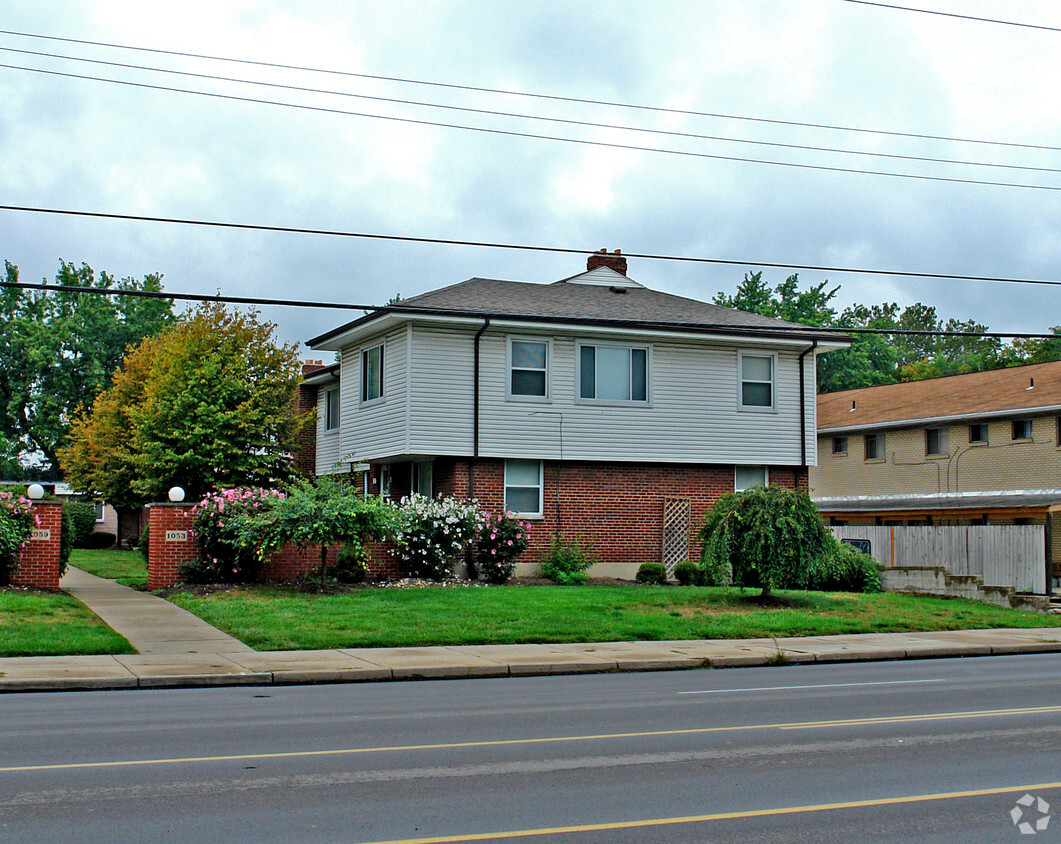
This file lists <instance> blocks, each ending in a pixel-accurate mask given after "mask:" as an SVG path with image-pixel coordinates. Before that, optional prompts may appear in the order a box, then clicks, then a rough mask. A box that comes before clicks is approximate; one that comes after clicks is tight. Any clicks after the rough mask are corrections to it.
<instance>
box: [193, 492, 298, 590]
mask: <svg viewBox="0 0 1061 844" xmlns="http://www.w3.org/2000/svg"><path fill="white" fill-rule="evenodd" d="M283 498H284V493H282V492H277V491H276V490H271V489H261V488H259V487H245V488H242V489H223V490H220V491H219V492H212V493H210V494H209V495H207V496H206V497H205V498H203V500H202V501H200V502H199V503H198V504H196V505H195V507H194V508H193V509H192V530H193V532H194V534H195V541H196V544H197V545H198V546H199V556H198V558H197V559H196V560H195V562H194V563H191V564H189V565H185V566H182V568H181V576H182V578H183V579H185V580H188V581H192V582H198V583H243V582H246V581H252V580H257V579H258V577H259V575H260V574H261V570H262V560H261V555H260V554H259V548H260V546H261V544H262V539H263V536H264V532H265V529H266V526H267V514H268V512H269V510H270V509H271V508H272V507H273V505H274V504H275V503H276V502H277V501H280V500H282V499H283Z"/></svg>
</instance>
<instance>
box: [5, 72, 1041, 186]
mask: <svg viewBox="0 0 1061 844" xmlns="http://www.w3.org/2000/svg"><path fill="white" fill-rule="evenodd" d="M0 68H7V69H9V70H25V71H29V72H30V73H40V74H45V75H47V76H61V77H64V78H67V79H84V80H89V81H93V82H108V83H110V84H113V85H125V86H128V87H132V88H144V89H148V90H152V91H166V92H169V93H178V94H192V95H194V96H199V97H210V98H212V99H220V100H230V101H235V102H243V103H256V104H259V105H273V106H280V107H283V108H293V109H300V110H303V111H315V112H321V113H325V114H340V115H346V116H351V117H366V118H371V119H373V120H389V121H391V122H395V123H406V124H413V125H417V126H433V127H435V128H442V129H460V130H463V131H470V132H480V133H483V134H487V135H501V136H504V137H510V138H532V139H535V140H544V141H557V142H559V143H566V144H578V145H582V146H594V147H605V148H607V149H622V150H632V151H635V152H654V153H661V154H663V155H677V156H682V157H686V158H701V159H711V160H715V161H736V162H741V163H744V164H768V165H771V166H774V167H794V168H797V169H800V170H818V171H824V172H829V173H849V174H857V175H862V176H888V177H891V178H897V179H915V180H919V181H929V182H947V183H950V184H963V185H980V186H986V187H1002V188H1022V189H1025V190H1043V191H1061V185H1029V184H1022V183H1020V182H992V181H988V180H986V179H958V178H954V177H948V176H928V175H924V174H917V173H892V172H888V171H884V170H858V169H856V168H850V167H829V166H826V165H824V164H803V163H797V162H792V161H773V160H770V159H764V158H744V157H742V156H736V155H718V154H714V153H706V152H691V151H688V150H674V149H662V148H659V147H643V146H637V145H636V144H620V143H613V142H608V141H592V140H587V139H584V138H565V137H561V136H557V135H538V134H534V133H532V132H516V131H514V130H510V129H489V128H486V127H483V126H463V125H461V124H457V123H443V122H440V121H433V120H417V119H414V118H411V117H396V116H393V115H383V114H371V113H367V112H358V111H347V110H344V109H338V108H325V107H323V106H311V105H305V104H302V103H286V102H281V101H278V100H263V99H257V98H255V97H241V96H236V95H234V94H220V93H215V92H209V91H196V90H192V89H188V88H174V87H171V86H166V85H151V84H148V83H146V82H132V81H129V80H123V79H108V78H105V77H100V76H88V75H83V74H78V73H67V72H64V71H58V70H44V69H42V68H35V67H24V66H21V65H10V64H0Z"/></svg>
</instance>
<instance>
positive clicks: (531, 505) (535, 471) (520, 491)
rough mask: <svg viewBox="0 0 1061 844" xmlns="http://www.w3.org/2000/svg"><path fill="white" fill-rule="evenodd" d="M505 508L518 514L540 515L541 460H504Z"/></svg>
mask: <svg viewBox="0 0 1061 844" xmlns="http://www.w3.org/2000/svg"><path fill="white" fill-rule="evenodd" d="M505 510H506V512H510V513H515V514H516V515H518V516H540V515H542V462H541V461H540V460H506V461H505Z"/></svg>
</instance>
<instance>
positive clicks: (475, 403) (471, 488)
mask: <svg viewBox="0 0 1061 844" xmlns="http://www.w3.org/2000/svg"><path fill="white" fill-rule="evenodd" d="M489 327H490V317H489V315H487V316H484V317H483V325H482V328H480V329H479V330H478V331H477V332H476V334H475V353H474V354H475V386H474V388H473V389H474V392H473V394H472V459H471V460H470V461H469V462H468V497H469V498H475V462H476V461H477V460H478V459H479V341H480V340H481V339H482V336H483V332H485V331H486V329H487V328H489Z"/></svg>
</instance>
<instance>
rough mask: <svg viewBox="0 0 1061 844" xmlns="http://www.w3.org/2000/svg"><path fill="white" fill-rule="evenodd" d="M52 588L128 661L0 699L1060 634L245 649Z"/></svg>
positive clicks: (496, 673)
mask: <svg viewBox="0 0 1061 844" xmlns="http://www.w3.org/2000/svg"><path fill="white" fill-rule="evenodd" d="M63 587H64V589H66V590H67V591H68V592H69V593H70V594H71V595H74V596H75V597H77V598H78V599H79V600H81V601H83V602H84V603H85V604H86V605H87V606H89V608H90V609H92V610H93V611H94V612H96V613H97V614H98V615H99V616H100V617H101V618H103V619H104V621H106V622H107V623H108V624H109V625H110V626H112V627H113V628H114V629H115V630H117V631H118V632H120V633H122V635H124V636H125V637H126V638H127V639H128V640H129V641H130V643H131V644H132V645H133V647H135V648H136V649H137V650H138V651H140V653H139V654H136V655H133V656H125V655H117V656H49V657H9V658H0V693H2V692H15V691H72V690H85V689H135V688H166V687H169V688H173V687H180V686H230V685H270V684H274V683H275V684H290V683H357V682H367V681H380V680H418V679H443V678H448V679H452V678H462V677H515V676H531V675H543V674H578V673H591V672H607V671H662V670H675V669H690V668H731V667H738V666H755V665H774V664H781V663H809V662H849V661H855V660H885V659H918V658H926V657H955V656H988V655H992V654H1024V653H1052V652H1057V651H1061V628H1056V627H1048V628H1032V629H1021V630H1017V629H1005V630H956V631H945V632H940V633H866V634H856V635H842V636H804V637H795V638H788V639H777V640H773V639H701V640H690V641H673V642H601V643H584V644H583V643H580V644H568V645H460V646H449V647H436V648H343V649H335V650H318V651H254V650H252V649H251V648H249V647H247V646H246V645H244V644H243V643H241V642H239V641H237V640H236V639H233V638H232V637H231V636H228V635H226V634H224V633H222V632H221V631H219V630H217V629H216V628H213V627H211V626H210V625H208V624H206V623H205V622H203V621H201V620H200V619H198V618H196V617H195V616H192V615H191V614H190V613H187V612H185V611H184V610H181V609H179V608H178V607H175V606H173V605H172V604H170V603H169V602H168V601H164V600H162V599H161V598H156V597H154V596H153V595H147V594H145V593H143V592H137V591H136V590H133V589H127V588H126V587H124V586H120V585H118V584H116V583H114V582H113V581H109V580H103V579H102V578H98V577H93V576H92V575H89V574H86V573H84V572H80V571H78V570H77V569H71V570H70V573H69V574H67V575H66V577H64V579H63ZM189 619H193V620H194V621H189Z"/></svg>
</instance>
